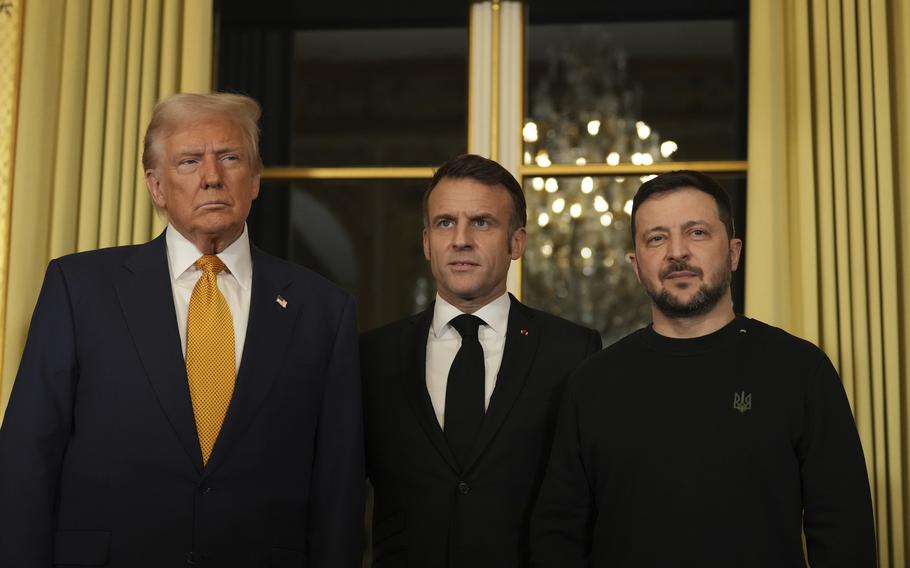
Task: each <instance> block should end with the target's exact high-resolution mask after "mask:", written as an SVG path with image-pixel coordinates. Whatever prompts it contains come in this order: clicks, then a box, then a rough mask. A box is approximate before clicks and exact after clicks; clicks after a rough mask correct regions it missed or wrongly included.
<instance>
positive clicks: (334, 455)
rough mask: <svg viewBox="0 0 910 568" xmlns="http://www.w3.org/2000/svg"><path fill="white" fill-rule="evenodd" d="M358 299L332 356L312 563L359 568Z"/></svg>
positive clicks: (319, 443) (315, 491) (316, 479)
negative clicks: (356, 310)
mask: <svg viewBox="0 0 910 568" xmlns="http://www.w3.org/2000/svg"><path fill="white" fill-rule="evenodd" d="M354 314H355V308H354V302H353V300H351V299H350V298H348V300H347V304H346V305H345V307H344V310H343V314H342V317H341V320H340V323H339V326H338V330H337V332H336V336H335V342H334V345H333V347H332V353H331V355H330V358H329V366H328V372H327V384H326V387H325V392H324V395H323V401H322V409H321V412H320V418H319V426H318V430H317V433H316V455H315V457H314V461H313V484H312V487H311V489H310V495H311V496H310V510H309V522H308V526H309V527H310V529H309V530H310V534H309V542H310V545H309V550H310V554H309V556H310V562H309V564H308V565H309V566H311V567H313V568H348V567H350V568H354V567H359V566H360V565H361V562H362V554H363V544H362V538H363V506H364V482H363V480H364V463H363V462H364V456H363V411H362V407H361V395H360V393H361V390H360V389H361V385H360V373H359V357H358V350H357V327H356V323H355V315H354Z"/></svg>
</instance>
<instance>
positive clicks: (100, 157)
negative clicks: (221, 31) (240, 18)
mask: <svg viewBox="0 0 910 568" xmlns="http://www.w3.org/2000/svg"><path fill="white" fill-rule="evenodd" d="M18 3H19V6H18V7H21V8H22V13H23V14H24V23H23V29H22V38H21V39H22V41H21V46H22V54H21V64H22V65H21V66H22V70H23V71H22V73H21V76H20V77H19V80H18V82H16V83H15V85H16V88H17V93H16V94H17V96H18V100H19V107H18V113H17V116H16V119H17V122H18V125H19V128H18V131H17V132H16V134H15V136H14V137H13V136H12V133H7V132H6V131H3V132H2V135H5V136H8V137H9V138H10V140H9V141H8V142H9V143H10V144H11V147H12V149H13V150H12V153H13V161H14V171H15V175H14V177H13V180H12V184H11V188H10V195H11V200H12V205H11V209H10V214H9V225H10V232H9V235H10V236H9V243H8V246H7V247H6V248H5V249H4V250H2V251H0V255H2V256H4V257H5V258H0V260H5V262H0V266H2V267H3V270H4V275H5V276H6V280H5V281H6V287H5V299H4V300H3V301H4V304H3V307H4V308H5V314H4V317H3V318H2V321H0V323H2V331H3V335H2V338H3V344H2V352H0V355H2V363H0V368H2V375H0V417H2V413H3V411H4V410H5V408H6V403H7V400H8V397H9V392H10V389H11V387H12V382H13V380H14V378H15V373H16V370H17V368H18V365H19V357H20V355H21V353H22V347H23V345H24V343H25V335H26V332H27V327H28V320H29V317H30V316H31V311H32V309H33V308H34V305H35V300H36V299H37V295H38V291H39V289H40V287H41V280H42V278H43V274H44V269H45V267H46V265H47V262H48V261H49V260H50V259H51V258H55V257H58V256H61V255H64V254H68V253H71V252H77V251H84V250H91V249H95V248H99V247H107V246H115V245H122V244H129V243H136V242H144V241H147V240H148V239H149V238H151V237H153V236H154V235H156V234H158V232H160V231H161V229H162V228H163V227H164V225H165V221H164V219H163V218H162V217H161V216H160V215H157V214H156V213H155V212H154V209H153V207H152V205H151V201H150V199H149V197H148V193H147V191H146V189H145V182H144V174H143V171H142V165H141V160H140V156H139V154H140V152H141V151H142V135H143V133H144V128H145V125H146V124H147V122H148V119H149V117H150V116H151V110H152V107H153V106H154V104H155V102H156V101H157V100H158V99H159V98H161V97H164V96H167V95H169V94H172V93H174V92H178V91H183V92H208V91H210V89H211V85H212V50H213V7H212V0H122V1H121V0H91V1H84V2H83V1H79V2H65V3H64V4H63V5H61V4H60V3H59V2H57V1H56V0H27V2H26V1H25V0H18ZM26 4H27V5H26ZM25 8H27V9H25ZM0 142H2V141H0ZM0 189H2V188H0ZM0 197H2V196H0ZM0 313H3V312H2V311H0Z"/></svg>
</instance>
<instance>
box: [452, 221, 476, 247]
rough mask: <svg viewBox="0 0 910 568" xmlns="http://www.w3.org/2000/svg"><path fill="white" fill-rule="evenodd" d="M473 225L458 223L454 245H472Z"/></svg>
mask: <svg viewBox="0 0 910 568" xmlns="http://www.w3.org/2000/svg"><path fill="white" fill-rule="evenodd" d="M470 229H471V227H470V224H469V223H461V222H459V223H457V224H456V225H455V233H454V235H453V238H452V246H453V247H455V248H457V249H464V248H469V247H470V246H471V231H470Z"/></svg>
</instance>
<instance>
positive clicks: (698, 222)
mask: <svg viewBox="0 0 910 568" xmlns="http://www.w3.org/2000/svg"><path fill="white" fill-rule="evenodd" d="M696 225H708V222H707V221H704V220H702V219H695V220H692V221H686V222H685V223H683V224H682V225H681V226H680V228H682V229H683V230H685V229H691V228H692V227H694V226H696ZM655 231H663V232H665V233H669V232H670V229H669V227H665V226H664V225H658V226H656V227H648V228H647V229H645V230H644V234H648V233H652V232H655Z"/></svg>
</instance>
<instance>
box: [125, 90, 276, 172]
mask: <svg viewBox="0 0 910 568" xmlns="http://www.w3.org/2000/svg"><path fill="white" fill-rule="evenodd" d="M261 114H262V111H261V109H260V107H259V103H257V102H256V101H255V100H254V99H252V98H250V97H247V96H245V95H235V94H233V93H211V94H208V95H200V94H191V93H177V94H175V95H171V96H169V97H166V98H164V99H161V100H160V101H158V104H156V105H155V108H154V110H152V119H151V120H150V121H149V125H148V128H147V129H146V131H145V140H144V142H143V148H142V167H143V169H145V170H150V169H153V168H154V167H155V166H156V165H157V163H158V160H159V159H160V158H161V140H162V139H163V138H164V137H165V136H167V135H168V134H170V133H172V132H173V131H174V130H176V129H177V127H178V126H179V125H181V124H183V123H186V122H196V121H199V120H205V119H211V118H220V119H224V120H228V121H230V122H232V123H234V124H235V125H236V126H237V127H238V128H240V130H241V131H242V132H243V137H244V138H245V139H246V146H247V150H248V151H249V155H250V167H251V168H252V170H253V173H254V174H258V173H259V172H260V171H261V170H262V157H261V156H260V155H259V124H258V123H259V116H260V115H261Z"/></svg>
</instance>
